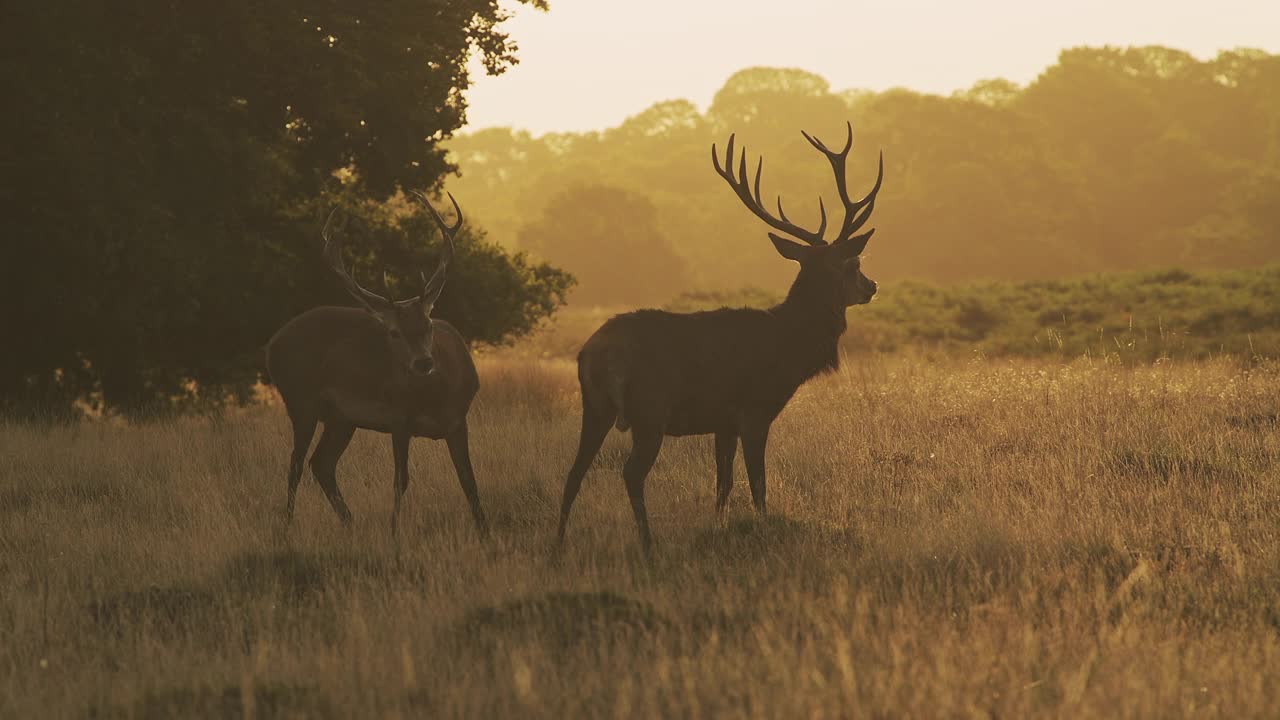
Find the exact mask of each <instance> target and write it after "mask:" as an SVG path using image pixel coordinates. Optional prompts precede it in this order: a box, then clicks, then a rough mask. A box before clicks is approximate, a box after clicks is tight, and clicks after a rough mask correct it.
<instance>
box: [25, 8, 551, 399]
mask: <svg viewBox="0 0 1280 720" xmlns="http://www.w3.org/2000/svg"><path fill="white" fill-rule="evenodd" d="M523 1H524V2H526V3H529V4H534V5H538V6H542V5H543V3H542V0H523ZM504 19H505V15H504V13H503V12H502V11H501V10H500V9H499V6H498V3H497V2H496V0H378V2H373V3H358V4H352V3H338V2H333V1H332V0H324V1H322V2H319V3H301V2H293V1H290V0H286V1H285V2H273V3H254V2H243V1H241V0H233V1H232V2H229V3H207V4H201V3H172V2H162V1H160V0H124V1H123V2H104V1H102V0H94V1H91V2H82V3H17V4H15V5H14V6H13V7H11V8H7V9H6V26H7V28H8V29H9V31H10V32H9V33H8V36H9V40H8V43H9V47H7V48H6V52H5V53H4V55H3V56H2V57H0V72H3V75H4V77H5V86H6V92H5V96H6V99H7V100H8V105H9V107H10V108H13V109H14V110H13V111H11V112H7V113H4V114H3V118H2V119H0V132H2V133H3V135H4V137H5V141H6V144H7V145H8V146H9V147H10V148H13V149H16V150H17V152H14V153H11V154H10V155H8V157H9V158H11V160H6V161H5V163H4V164H3V169H4V173H5V181H4V183H3V184H2V186H0V202H2V203H3V207H4V209H5V214H6V217H7V219H8V220H9V222H10V226H9V233H7V236H8V242H7V243H6V248H5V250H6V258H5V261H4V263H3V267H4V271H3V272H4V278H3V283H2V284H3V287H4V301H3V302H0V322H3V323H4V327H5V330H6V334H7V336H8V339H9V343H8V345H9V348H10V349H8V350H6V352H4V353H2V354H0V401H4V402H6V403H9V404H12V403H15V402H22V401H30V400H32V399H33V398H44V399H45V400H47V401H49V402H51V403H53V404H54V405H58V406H65V405H66V402H67V401H68V400H69V399H70V398H83V397H86V396H92V397H95V398H97V400H98V401H99V402H101V403H103V404H105V405H108V406H112V407H116V408H123V409H129V408H136V407H141V406H145V405H149V404H152V403H154V402H155V401H156V400H157V399H162V400H163V399H171V398H177V397H183V396H190V395H191V394H192V392H193V388H196V387H198V388H199V392H200V393H202V394H203V395H204V396H205V397H206V398H216V397H221V396H223V395H224V394H225V393H228V392H230V393H234V394H239V395H243V394H244V393H245V392H246V391H247V389H248V388H249V386H250V385H251V383H252V382H254V381H255V380H256V378H257V376H258V371H259V369H260V362H259V356H258V351H259V348H260V347H261V346H262V345H263V344H264V343H265V342H266V341H267V339H268V338H269V337H270V336H271V334H272V332H273V331H274V330H275V329H276V328H277V327H279V325H280V324H281V323H283V322H284V321H285V320H286V319H288V318H289V317H290V316H291V315H293V314H296V313H297V312H299V311H301V310H303V309H305V308H307V307H311V306H314V305H317V304H321V303H323V302H326V301H336V302H346V300H345V298H344V297H343V295H342V293H341V290H340V289H339V286H338V285H336V284H335V283H333V282H332V278H331V276H330V274H329V273H328V272H327V271H326V270H325V269H324V268H323V266H322V264H321V263H320V261H319V257H318V256H319V249H320V248H319V242H320V241H319V239H318V232H317V228H319V226H320V224H321V222H322V220H323V216H324V213H325V212H326V211H327V208H328V207H329V206H330V205H333V204H342V205H345V206H347V207H348V208H351V209H357V208H358V209H359V210H361V211H362V212H363V213H364V214H367V215H371V216H375V217H372V218H371V219H370V228H371V230H372V231H373V232H372V234H371V239H373V240H376V242H374V243H373V244H372V245H369V246H367V247H363V248H360V249H359V251H360V252H365V253H368V254H369V255H370V257H369V258H367V259H366V260H367V261H368V262H370V263H372V262H373V261H374V257H378V258H380V259H379V260H378V264H381V263H382V262H383V261H392V264H395V263H394V261H395V260H400V261H407V260H410V259H422V258H424V257H426V256H427V255H429V254H430V253H433V252H434V249H433V248H434V245H433V242H434V240H433V239H432V235H431V232H432V231H431V230H430V229H429V227H430V226H429V224H424V223H423V222H422V220H421V218H419V217H416V215H415V213H414V211H412V210H410V209H409V207H408V206H407V205H404V204H403V203H401V204H400V206H399V208H400V209H399V210H398V211H393V210H392V209H387V208H384V207H381V206H382V205H383V204H384V203H385V202H386V201H388V199H391V198H396V197H398V193H399V190H400V189H401V188H414V189H425V190H428V191H435V190H438V189H439V187H440V184H441V179H442V178H443V177H444V176H445V175H447V174H448V173H450V172H451V171H452V170H453V167H452V165H450V164H449V163H448V162H447V160H446V158H445V155H444V152H443V150H442V148H441V145H440V143H441V141H442V140H444V139H446V138H448V137H449V136H450V135H451V134H452V133H453V131H455V130H456V129H457V128H458V127H460V126H461V124H462V123H463V122H464V120H465V113H466V103H465V99H464V95H463V93H464V91H465V90H466V89H467V87H468V86H469V83H470V77H469V75H468V70H467V62H468V59H469V58H470V57H472V56H474V55H476V54H477V53H478V54H479V57H480V59H481V60H482V62H483V65H484V67H485V68H486V69H487V71H489V72H492V73H497V72H501V71H502V70H503V69H504V68H506V67H507V66H509V65H510V64H512V63H513V62H514V60H515V58H514V51H515V47H514V45H513V44H512V42H511V41H510V40H509V38H508V37H507V36H506V35H505V34H504V33H503V32H502V31H501V23H502V21H503V20H504ZM455 194H456V195H458V197H459V200H460V202H461V203H462V206H463V208H464V211H469V210H471V209H472V208H473V207H475V204H474V203H475V201H476V200H478V198H472V197H468V195H467V193H466V192H465V191H462V192H460V193H458V192H455ZM468 216H469V218H470V217H474V215H472V214H471V213H468ZM474 227H475V226H474V225H472V226H470V228H471V229H470V231H469V233H468V234H467V235H466V237H465V238H464V240H463V242H462V245H463V246H464V247H462V248H460V249H459V262H458V264H457V267H456V270H455V272H454V274H453V276H452V277H451V280H450V290H448V291H446V299H445V300H443V301H442V304H441V307H440V313H441V314H442V315H444V316H445V317H446V318H448V319H451V320H454V321H455V322H456V323H457V324H458V325H459V326H460V329H461V330H462V332H463V333H464V334H465V335H467V336H468V337H469V338H472V339H476V340H483V341H490V342H497V341H501V340H502V339H504V338H508V337H510V336H511V335H512V334H518V333H520V332H522V331H524V330H527V329H528V328H529V327H530V326H531V324H532V323H534V322H536V320H537V319H538V318H540V317H542V316H544V315H545V314H546V313H548V312H550V311H551V310H552V309H553V308H554V307H555V306H556V304H557V303H558V302H559V300H560V299H561V298H562V297H563V293H564V291H565V289H566V287H567V283H568V278H567V277H566V276H564V275H563V274H562V273H559V272H557V271H555V270H554V269H552V268H550V267H548V266H546V265H543V264H540V263H534V262H530V261H528V260H526V259H525V258H524V257H522V256H514V257H513V256H511V255H510V254H509V253H508V252H506V251H504V250H502V249H500V248H498V247H496V246H493V245H489V244H486V243H485V242H484V241H483V240H482V238H483V233H481V232H479V231H477V230H475V229H474ZM402 229H403V230H408V231H409V232H399V230H402ZM390 230H397V232H390ZM359 265H360V263H357V266H359ZM405 269H406V270H410V269H411V268H405ZM462 288H465V290H466V292H467V293H469V295H468V299H466V300H464V299H463V298H462V297H461V295H460V293H457V292H456V291H458V290H459V289H462ZM470 294H475V295H476V297H484V298H488V299H486V300H476V299H470V298H471V295H470ZM12 348H21V350H19V351H13V350H12Z"/></svg>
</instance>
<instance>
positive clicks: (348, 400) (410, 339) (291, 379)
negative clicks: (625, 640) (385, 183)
mask: <svg viewBox="0 0 1280 720" xmlns="http://www.w3.org/2000/svg"><path fill="white" fill-rule="evenodd" d="M418 198H419V199H420V200H422V203H423V204H424V205H426V206H427V209H428V210H429V211H430V212H431V215H432V217H434V218H435V220H436V224H437V225H439V226H440V233H441V235H442V236H443V238H444V252H443V254H442V255H441V257H440V264H439V266H438V267H437V268H436V271H435V273H434V274H433V275H432V276H431V279H430V280H428V279H427V277H426V275H425V274H422V275H421V277H422V292H421V293H420V294H419V295H418V296H417V297H415V298H411V299H409V300H400V301H392V300H389V299H387V298H385V297H383V296H381V295H378V294H377V293H373V292H370V291H369V290H366V289H365V288H363V287H361V286H360V284H359V283H357V282H356V281H355V279H354V278H352V277H351V275H350V274H349V273H348V272H347V269H346V267H345V265H344V263H343V260H342V242H343V237H342V236H343V235H344V234H345V233H344V232H343V230H344V228H343V227H340V225H341V226H345V224H346V223H345V222H342V223H339V222H338V221H337V219H336V218H337V217H338V213H337V211H336V210H335V211H334V212H332V213H330V214H329V219H328V221H326V222H325V226H324V230H323V231H322V232H321V235H323V237H324V256H325V259H326V260H327V261H328V262H329V265H330V266H331V267H332V268H333V270H334V272H335V273H337V275H338V277H339V278H340V279H341V280H342V282H343V285H345V286H346V289H347V292H349V293H351V296H352V297H353V298H355V299H356V301H357V302H359V303H360V307H359V308H351V307H319V308H315V309H314V310H309V311H307V312H305V313H303V314H301V315H299V316H298V317H296V318H294V319H293V320H290V321H289V322H288V323H286V324H285V326H284V327H282V328H280V330H279V331H278V332H277V333H276V334H275V336H274V337H273V338H271V342H270V343H269V344H268V345H267V371H268V372H269V373H270V375H271V380H272V381H273V382H274V383H275V385H276V387H277V388H278V389H279V391H280V396H281V397H282V398H284V404H285V408H286V409H287V410H288V414H289V420H290V421H291V422H292V423H293V455H292V457H291V458H290V461H289V499H288V503H287V505H286V508H285V514H286V524H287V523H288V522H291V521H292V520H293V505H294V496H295V494H296V493H297V490H298V483H299V481H300V480H301V479H302V469H303V467H302V465H303V460H305V459H306V456H307V449H308V448H309V447H310V445H311V437H312V435H313V434H314V433H315V429H316V424H317V423H320V422H322V423H324V431H323V432H322V433H321V435H320V441H319V442H318V443H317V444H316V449H315V452H314V453H312V454H311V471H312V473H314V474H315V477H316V480H317V481H318V482H319V483H320V487H321V488H322V489H323V490H324V494H325V496H326V497H327V498H328V499H329V503H330V504H331V505H332V506H333V511H334V512H336V513H337V514H338V517H339V518H340V519H341V520H342V522H343V524H344V525H349V524H350V523H351V511H350V510H349V509H347V503H346V501H345V500H344V499H343V497H342V492H341V491H340V490H338V481H337V477H336V474H335V471H336V468H337V465H338V459H339V458H340V457H342V453H343V451H344V450H346V449H347V444H348V443H350V442H351V436H352V435H354V434H355V431H356V429H357V428H365V429H368V430H375V431H377V432H382V433H390V435H391V446H392V449H393V454H394V456H395V507H394V508H393V510H392V511H391V530H392V532H393V533H395V532H396V530H397V518H398V517H399V514H400V502H401V498H402V497H403V496H404V491H405V489H406V488H407V487H408V486H409V440H410V439H411V438H413V437H428V438H432V439H435V440H439V439H444V441H445V442H446V443H447V444H448V446H449V456H450V458H451V459H452V460H453V467H454V469H455V470H456V471H457V473H458V481H459V482H460V483H461V484H462V490H463V492H464V493H466V496H467V501H468V502H469V503H470V504H471V513H472V515H473V517H474V519H475V523H476V527H477V528H478V529H479V530H480V533H481V534H482V535H483V534H485V532H486V525H485V519H484V512H483V511H482V510H481V508H480V497H479V495H478V494H477V493H476V481H475V475H474V473H473V472H472V469H471V453H470V449H469V447H468V441H467V410H468V409H469V408H470V407H471V400H472V398H474V397H475V394H476V391H477V390H478V389H479V387H480V382H479V378H478V376H477V375H476V368H475V365H474V364H473V363H472V361H471V353H470V352H469V351H468V350H467V346H466V343H465V342H463V340H462V336H461V335H459V334H458V331H457V330H455V329H454V327H453V326H452V325H450V324H449V323H447V322H445V321H444V320H437V319H434V318H432V317H431V311H432V308H434V306H435V302H436V300H437V299H438V298H439V297H440V292H441V290H443V289H444V283H445V276H446V274H447V273H448V269H449V262H450V260H451V259H452V257H453V242H454V236H455V235H456V234H457V232H458V229H459V228H461V227H462V210H461V209H460V208H459V207H458V203H457V201H456V200H454V199H453V196H452V195H450V196H449V200H450V201H451V202H453V209H454V212H455V213H456V214H457V220H456V221H455V222H454V224H453V225H448V224H446V223H445V221H444V218H442V217H440V214H439V213H437V212H436V210H435V208H433V207H431V204H430V203H428V202H427V200H426V198H425V197H422V196H421V195H418Z"/></svg>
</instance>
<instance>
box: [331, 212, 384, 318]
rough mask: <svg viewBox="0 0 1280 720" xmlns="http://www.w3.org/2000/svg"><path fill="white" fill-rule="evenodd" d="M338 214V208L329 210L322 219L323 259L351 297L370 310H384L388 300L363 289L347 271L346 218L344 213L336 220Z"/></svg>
mask: <svg viewBox="0 0 1280 720" xmlns="http://www.w3.org/2000/svg"><path fill="white" fill-rule="evenodd" d="M338 216H339V212H338V208H334V209H333V210H331V211H330V212H329V218H328V219H327V220H325V221H324V228H323V229H322V230H321V231H320V237H322V238H324V259H325V261H326V262H328V263H329V267H331V268H333V271H334V272H336V273H337V274H338V277H339V278H340V279H341V280H342V284H343V285H344V286H345V287H346V288H347V292H349V293H351V296H352V297H354V298H355V299H356V300H358V301H360V303H361V304H362V305H364V306H365V307H367V308H369V309H370V310H386V309H387V308H388V307H390V306H391V304H392V303H391V301H390V300H388V299H386V298H385V297H383V296H381V295H379V294H377V293H375V292H371V291H369V290H366V289H364V288H363V287H361V286H360V283H358V282H356V280H355V278H353V277H351V273H349V272H347V267H346V263H344V262H343V260H342V236H343V235H345V234H346V232H345V231H346V226H347V219H346V216H345V215H344V216H342V220H341V222H338V221H337V219H338ZM384 282H385V280H384Z"/></svg>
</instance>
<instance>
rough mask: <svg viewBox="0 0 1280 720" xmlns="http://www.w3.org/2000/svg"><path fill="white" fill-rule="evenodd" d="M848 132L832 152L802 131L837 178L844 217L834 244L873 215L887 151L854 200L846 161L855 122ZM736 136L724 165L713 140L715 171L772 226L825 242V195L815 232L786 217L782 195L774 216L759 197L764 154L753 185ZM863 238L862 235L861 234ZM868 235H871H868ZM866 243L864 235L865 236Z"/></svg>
mask: <svg viewBox="0 0 1280 720" xmlns="http://www.w3.org/2000/svg"><path fill="white" fill-rule="evenodd" d="M845 125H846V127H847V128H848V131H849V134H848V138H847V139H846V140H845V144H844V148H842V149H841V150H839V151H838V152H837V151H833V150H831V149H829V148H828V147H827V146H826V145H825V144H823V142H822V141H821V140H819V139H817V138H815V137H813V136H812V135H810V134H809V133H807V132H804V131H803V130H802V131H801V133H800V134H802V135H804V138H805V139H806V140H808V141H809V144H810V145H813V147H814V148H815V149H817V150H818V151H819V152H821V153H822V154H823V155H825V156H826V158H827V160H828V161H829V162H830V163H831V170H832V172H834V173H835V177H836V192H837V193H838V194H839V196H840V203H841V204H842V205H843V206H844V220H843V221H841V223H840V230H839V232H837V233H836V237H835V239H834V240H833V241H832V242H833V243H841V242H846V241H848V240H849V239H850V238H852V237H853V234H854V233H856V232H857V231H858V230H860V229H861V228H862V226H863V225H865V224H866V222H867V220H868V219H870V217H871V212H872V210H874V209H875V204H876V195H877V194H878V193H879V192H880V186H881V184H882V183H883V181H884V153H883V152H882V153H880V166H879V171H878V173H877V175H876V182H875V185H874V186H873V187H872V188H871V191H870V192H868V193H867V195H866V196H865V197H863V198H862V199H861V200H858V201H856V202H855V201H853V200H851V199H850V198H849V187H848V181H847V179H846V178H845V163H846V160H847V159H848V157H849V150H850V149H852V148H853V124H852V123H846V124H845ZM734 139H735V135H730V136H729V144H728V145H727V147H726V149H725V164H724V167H721V166H720V156H719V153H718V151H717V150H716V146H715V144H714V143H713V144H712V145H711V162H712V164H713V165H715V169H716V174H718V175H719V176H720V177H722V178H724V180H725V182H727V183H729V187H731V188H733V191H734V193H735V194H737V196H738V199H739V200H741V201H742V204H743V205H746V206H747V209H748V210H750V211H751V212H752V213H754V214H755V215H756V217H758V218H760V219H761V220H763V221H764V222H765V223H766V224H767V225H769V227H771V228H773V229H775V230H778V231H779V232H784V233H786V234H788V235H790V236H792V237H794V238H796V239H799V240H803V241H804V242H806V243H808V244H810V245H826V244H827V241H826V239H825V238H823V234H824V233H825V232H826V230H827V208H826V205H825V204H823V201H822V197H821V196H819V197H818V212H819V214H820V215H821V219H820V220H819V223H818V229H817V230H816V231H810V230H806V229H804V228H802V227H800V226H799V225H796V224H795V223H793V222H791V220H790V219H789V218H787V214H786V212H785V211H784V210H783V209H782V196H778V216H777V217H774V216H773V215H771V214H770V213H769V211H767V210H765V209H764V203H763V202H762V201H761V199H760V176H761V173H762V172H763V170H764V157H763V156H762V157H761V158H760V159H759V161H758V162H757V163H756V173H755V180H754V183H753V184H752V187H748V184H747V152H746V149H745V148H744V149H743V151H742V155H741V156H740V157H735V154H734V147H733V145H734ZM735 160H736V161H737V165H738V170H737V174H736V175H735V173H734V167H733V166H734V161H735ZM769 235H770V237H775V238H776V237H777V236H775V235H774V234H773V233H769ZM860 237H861V236H860ZM866 237H870V234H867V236H866ZM862 240H863V242H865V238H862Z"/></svg>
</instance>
